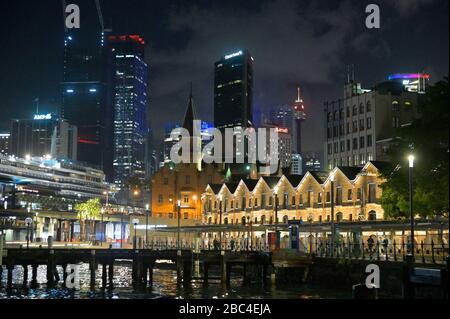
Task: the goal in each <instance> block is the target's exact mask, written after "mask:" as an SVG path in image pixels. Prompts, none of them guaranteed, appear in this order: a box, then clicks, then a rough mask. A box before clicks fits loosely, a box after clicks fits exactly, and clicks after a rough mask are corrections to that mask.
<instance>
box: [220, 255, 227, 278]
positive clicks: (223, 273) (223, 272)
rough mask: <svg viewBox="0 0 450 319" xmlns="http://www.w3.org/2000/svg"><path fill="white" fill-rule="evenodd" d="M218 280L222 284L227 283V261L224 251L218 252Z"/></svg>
mask: <svg viewBox="0 0 450 319" xmlns="http://www.w3.org/2000/svg"><path fill="white" fill-rule="evenodd" d="M220 281H221V283H222V284H223V285H225V284H226V283H227V261H226V258H225V252H224V251H221V252H220Z"/></svg>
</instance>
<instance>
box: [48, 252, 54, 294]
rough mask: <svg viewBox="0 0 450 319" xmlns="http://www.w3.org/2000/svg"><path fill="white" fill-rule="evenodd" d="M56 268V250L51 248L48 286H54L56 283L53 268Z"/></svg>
mask: <svg viewBox="0 0 450 319" xmlns="http://www.w3.org/2000/svg"><path fill="white" fill-rule="evenodd" d="M54 268H55V251H54V250H53V249H50V250H49V253H48V259H47V286H49V287H52V286H53V285H54V283H55V276H54V273H53V270H54Z"/></svg>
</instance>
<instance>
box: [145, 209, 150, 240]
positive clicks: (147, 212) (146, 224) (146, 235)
mask: <svg viewBox="0 0 450 319" xmlns="http://www.w3.org/2000/svg"><path fill="white" fill-rule="evenodd" d="M149 213H150V205H149V204H145V246H147V245H148V215H149Z"/></svg>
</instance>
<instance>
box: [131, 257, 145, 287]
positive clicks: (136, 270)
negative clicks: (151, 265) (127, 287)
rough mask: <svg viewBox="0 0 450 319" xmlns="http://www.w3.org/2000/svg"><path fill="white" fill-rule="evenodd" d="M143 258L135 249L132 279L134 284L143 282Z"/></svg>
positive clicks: (138, 284)
mask: <svg viewBox="0 0 450 319" xmlns="http://www.w3.org/2000/svg"><path fill="white" fill-rule="evenodd" d="M142 268H143V265H142V259H141V258H140V255H139V252H138V251H135V253H134V255H133V271H132V281H133V285H135V286H140V285H141V284H142Z"/></svg>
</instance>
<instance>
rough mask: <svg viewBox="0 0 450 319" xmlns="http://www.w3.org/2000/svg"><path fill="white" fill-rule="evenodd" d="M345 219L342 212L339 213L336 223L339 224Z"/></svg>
mask: <svg viewBox="0 0 450 319" xmlns="http://www.w3.org/2000/svg"><path fill="white" fill-rule="evenodd" d="M343 219H344V214H342V213H341V212H338V213H337V214H336V221H337V222H338V223H339V222H341V221H342V220H343Z"/></svg>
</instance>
